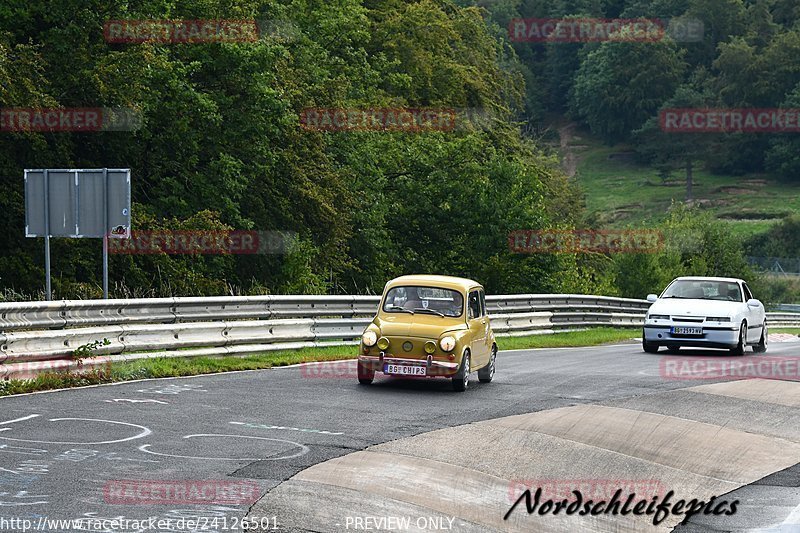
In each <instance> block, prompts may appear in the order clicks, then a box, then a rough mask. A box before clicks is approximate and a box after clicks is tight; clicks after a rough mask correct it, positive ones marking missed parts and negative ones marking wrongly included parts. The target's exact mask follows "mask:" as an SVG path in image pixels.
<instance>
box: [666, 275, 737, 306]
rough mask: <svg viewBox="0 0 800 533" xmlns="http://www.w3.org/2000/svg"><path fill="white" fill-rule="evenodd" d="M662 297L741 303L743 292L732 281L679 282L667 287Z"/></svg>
mask: <svg viewBox="0 0 800 533" xmlns="http://www.w3.org/2000/svg"><path fill="white" fill-rule="evenodd" d="M661 297H662V298H683V299H693V300H721V301H724V302H741V301H742V291H741V289H740V288H739V284H738V283H736V282H732V281H708V280H679V281H676V282H674V283H673V284H671V285H670V286H669V287H667V290H665V291H664V294H663V295H661Z"/></svg>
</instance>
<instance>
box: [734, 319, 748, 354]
mask: <svg viewBox="0 0 800 533" xmlns="http://www.w3.org/2000/svg"><path fill="white" fill-rule="evenodd" d="M745 331H747V322H742V324H741V326H739V343H738V344H737V345H736V346H734V347H733V348H731V355H744V347H745V337H744V332H745Z"/></svg>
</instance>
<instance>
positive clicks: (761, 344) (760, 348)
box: [753, 322, 769, 353]
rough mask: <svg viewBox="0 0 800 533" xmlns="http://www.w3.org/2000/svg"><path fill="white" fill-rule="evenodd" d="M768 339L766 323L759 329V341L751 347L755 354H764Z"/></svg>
mask: <svg viewBox="0 0 800 533" xmlns="http://www.w3.org/2000/svg"><path fill="white" fill-rule="evenodd" d="M768 338H769V330H768V329H767V323H766V322H764V326H763V327H762V328H761V339H759V341H758V344H756V345H755V346H753V351H754V352H755V353H764V352H766V351H767V341H768Z"/></svg>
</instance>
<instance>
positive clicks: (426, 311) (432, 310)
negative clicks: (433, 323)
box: [414, 307, 444, 316]
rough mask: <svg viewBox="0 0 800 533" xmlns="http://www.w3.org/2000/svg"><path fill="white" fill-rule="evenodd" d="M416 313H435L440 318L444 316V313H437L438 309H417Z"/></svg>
mask: <svg viewBox="0 0 800 533" xmlns="http://www.w3.org/2000/svg"><path fill="white" fill-rule="evenodd" d="M414 311H417V312H419V313H434V314H437V315H439V316H444V313H441V312H439V311H437V310H436V309H426V308H424V307H416V308H415V309H414Z"/></svg>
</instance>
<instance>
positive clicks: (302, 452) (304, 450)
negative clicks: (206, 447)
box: [139, 433, 309, 461]
mask: <svg viewBox="0 0 800 533" xmlns="http://www.w3.org/2000/svg"><path fill="white" fill-rule="evenodd" d="M194 437H231V438H236V439H257V440H271V441H275V442H283V443H286V444H291V445H293V446H297V447H298V448H300V451H299V452H297V453H295V454H292V455H286V456H283V457H267V458H264V457H241V458H236V457H198V456H194V455H171V454H168V453H159V452H153V451H150V450H148V448H149V447H150V446H151V445H150V444H142V445H141V446H139V450H140V451H143V452H144V453H150V454H153V455H160V456H162V457H175V458H178V459H200V460H203V461H283V460H285V459H294V458H295V457H300V456H301V455H305V454H307V453H308V452H309V450H308V446H306V445H304V444H300V443H299V442H294V441H291V440H284V439H271V438H268V437H252V436H250V435H220V434H216V433H198V434H196V435H185V436H184V437H183V438H184V439H192V438H194Z"/></svg>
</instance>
